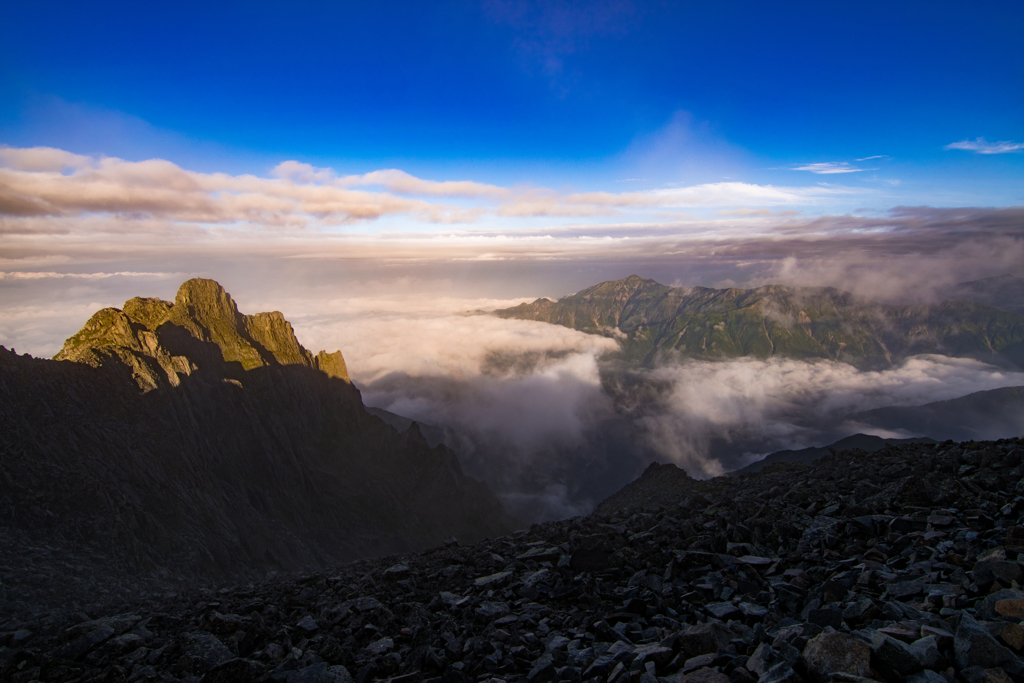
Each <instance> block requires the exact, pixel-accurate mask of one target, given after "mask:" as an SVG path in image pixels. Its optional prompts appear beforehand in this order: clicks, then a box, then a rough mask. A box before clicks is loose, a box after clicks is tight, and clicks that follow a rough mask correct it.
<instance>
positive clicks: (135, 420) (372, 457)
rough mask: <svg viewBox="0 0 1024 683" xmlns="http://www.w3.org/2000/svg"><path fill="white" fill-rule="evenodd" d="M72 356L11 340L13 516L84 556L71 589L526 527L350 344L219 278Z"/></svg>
mask: <svg viewBox="0 0 1024 683" xmlns="http://www.w3.org/2000/svg"><path fill="white" fill-rule="evenodd" d="M56 358H57V359H58V360H41V359H33V358H28V357H25V356H17V355H15V354H14V353H12V352H10V351H7V350H6V349H2V347H0V398H2V400H0V453H2V477H0V528H3V529H4V531H5V532H6V537H7V538H14V537H15V536H17V537H18V538H21V539H23V543H22V544H21V545H26V544H27V545H32V544H34V545H43V546H47V547H48V548H49V550H48V551H47V552H52V553H53V556H54V557H62V556H64V555H69V556H71V555H73V556H75V557H76V558H78V559H76V560H75V562H72V563H67V564H68V566H69V567H70V566H71V565H78V566H79V567H83V566H84V567H85V570H83V571H79V570H74V571H72V570H71V569H69V570H68V572H69V573H70V574H72V575H71V576H61V574H60V572H61V571H63V569H61V568H60V567H61V566H62V564H61V563H60V562H58V563H56V564H55V566H56V567H57V568H56V569H53V571H54V572H55V575H54V581H55V582H56V581H66V582H67V583H68V584H69V586H71V587H74V586H75V585H76V583H77V584H80V585H81V586H82V587H84V588H88V587H89V586H90V585H91V583H90V582H91V581H93V579H95V578H96V577H95V576H88V574H89V572H88V569H89V567H90V566H93V565H96V566H101V567H102V568H103V569H102V572H103V573H112V574H116V573H119V572H120V573H123V574H124V575H126V576H136V577H138V576H142V575H149V573H150V572H152V574H151V576H152V577H153V578H154V579H156V578H171V577H179V578H181V577H206V578H221V579H222V578H225V577H235V578H237V577H239V576H253V575H258V576H262V575H263V574H264V573H265V572H266V571H267V570H270V569H285V570H295V569H303V568H312V567H316V566H323V565H324V564H326V563H329V562H337V561H343V560H350V559H354V558H358V557H366V556H379V555H384V554H388V553H394V552H404V551H410V550H415V549H419V548H425V547H430V546H434V545H438V544H440V543H442V542H444V541H445V540H446V539H447V538H449V537H450V536H453V535H454V536H456V537H458V538H460V539H463V540H477V539H481V538H484V537H488V536H490V537H494V536H498V535H501V534H504V533H507V532H509V531H510V530H511V529H512V528H513V524H514V522H513V520H511V519H510V518H509V517H508V516H507V515H506V514H505V512H504V511H503V510H502V508H501V506H500V504H499V502H498V500H497V499H496V498H495V497H494V495H493V494H492V493H491V492H490V490H488V488H487V487H486V486H485V485H484V484H482V483H481V482H478V481H476V480H474V479H472V478H470V477H467V476H466V475H464V474H463V472H462V469H461V467H460V465H459V462H458V460H457V459H456V457H455V454H454V453H452V452H451V451H450V450H448V449H447V448H445V447H443V446H440V447H436V448H431V447H430V446H429V445H428V443H427V442H426V440H425V439H424V438H423V436H422V434H421V433H420V431H419V429H418V428H417V427H416V426H415V425H413V426H411V427H410V428H409V429H408V430H406V431H405V432H404V433H399V432H398V431H396V430H395V429H394V428H393V427H391V426H389V425H387V424H385V423H384V422H383V421H381V420H380V419H378V418H376V417H374V416H372V415H370V414H369V413H367V412H366V410H365V409H364V407H363V405H362V401H361V399H360V396H359V392H358V390H357V389H356V388H355V387H353V386H352V385H351V383H349V381H348V375H347V372H346V369H345V364H344V360H343V359H342V356H341V353H340V352H335V353H333V354H328V353H324V352H321V353H320V354H318V355H315V356H314V355H313V354H311V353H310V352H308V351H307V350H306V349H304V348H303V347H302V346H301V345H300V344H299V343H298V340H296V338H295V335H294V334H293V333H292V329H291V326H290V325H289V324H288V322H287V321H285V320H284V318H283V317H282V316H281V314H280V313H276V312H275V313H259V314H256V315H253V316H247V315H242V314H240V313H239V312H238V310H237V308H236V307H235V304H234V302H233V301H232V300H231V297H230V296H229V295H228V294H227V293H226V292H225V291H224V290H223V289H222V288H221V287H220V286H219V285H218V284H217V283H215V282H213V281H211V280H191V281H189V282H186V283H185V284H184V285H182V287H181V289H180V290H179V291H178V295H177V297H176V299H175V302H174V303H173V304H171V303H169V302H166V301H160V300H157V299H132V300H130V301H128V302H127V303H126V304H125V306H124V308H123V309H122V310H118V309H112V308H108V309H104V310H101V311H99V312H97V313H96V314H95V315H94V316H93V317H92V319H90V320H89V322H88V323H87V324H86V325H85V327H84V328H83V329H82V330H81V331H80V332H79V333H78V334H76V335H75V336H73V337H71V338H70V339H69V340H68V341H67V342H66V344H65V346H64V348H63V350H62V351H61V352H60V353H59V354H58V355H57V356H56ZM12 552H13V551H12ZM12 563H13V565H17V560H16V559H10V560H9V561H8V563H6V564H12ZM4 584H5V585H8V586H9V585H10V584H11V581H10V580H9V579H8V578H7V577H5V578H4ZM22 597H24V594H23V595H22Z"/></svg>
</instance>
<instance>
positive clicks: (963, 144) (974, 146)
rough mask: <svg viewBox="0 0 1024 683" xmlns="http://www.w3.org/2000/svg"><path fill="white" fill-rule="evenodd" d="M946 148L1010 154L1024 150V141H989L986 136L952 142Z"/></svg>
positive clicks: (981, 152) (980, 152) (979, 152)
mask: <svg viewBox="0 0 1024 683" xmlns="http://www.w3.org/2000/svg"><path fill="white" fill-rule="evenodd" d="M946 149H962V150H965V151H967V152H977V153H978V154H1008V153H1010V152H1019V151H1021V150H1024V142H1010V141H1009V140H1002V141H1000V142H989V141H988V140H986V139H985V138H975V139H974V140H961V141H960V142H952V143H950V144H948V145H946Z"/></svg>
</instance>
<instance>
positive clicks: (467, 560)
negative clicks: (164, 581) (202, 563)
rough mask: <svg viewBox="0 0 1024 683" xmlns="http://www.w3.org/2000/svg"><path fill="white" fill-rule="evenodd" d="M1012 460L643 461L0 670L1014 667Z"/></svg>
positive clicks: (951, 674) (137, 677)
mask: <svg viewBox="0 0 1024 683" xmlns="http://www.w3.org/2000/svg"><path fill="white" fill-rule="evenodd" d="M1022 453H1024V442H1022V441H1021V440H1019V439H1011V440H1005V441H999V442H988V443H976V442H971V443H961V444H955V443H952V442H946V443H942V444H904V445H900V446H889V447H886V448H884V449H881V450H879V451H877V452H874V453H866V452H863V451H843V452H838V453H836V454H834V455H829V456H826V457H824V458H821V459H819V460H817V461H815V462H814V463H813V464H812V465H810V466H808V465H803V464H778V465H774V466H772V467H770V468H768V469H766V470H765V471H763V472H758V473H753V474H747V475H743V476H738V477H722V478H718V479H711V480H707V481H694V480H692V479H688V478H685V476H682V477H681V476H679V474H678V472H677V471H674V470H675V468H674V467H673V466H668V465H661V466H657V467H653V468H651V469H649V470H648V471H647V472H645V474H644V476H643V477H641V479H640V480H638V482H636V483H637V486H634V487H632V490H633V492H634V493H637V492H638V491H639V490H641V489H643V490H645V491H648V492H660V495H662V496H665V497H664V498H658V499H656V500H655V499H651V500H644V499H643V498H642V497H639V496H637V497H631V496H616V497H613V498H612V499H609V501H606V503H607V504H602V505H601V506H600V507H599V508H598V511H597V512H596V513H595V514H593V515H590V516H589V517H583V518H576V519H572V520H565V521H562V522H553V523H549V524H544V525H538V526H534V527H532V528H531V529H529V530H528V531H523V532H520V533H516V534H514V535H510V536H505V537H501V538H496V539H493V540H488V541H484V542H481V543H478V544H475V545H470V546H461V545H458V544H455V543H449V544H446V545H439V546H437V547H435V548H432V549H430V550H428V551H426V552H423V553H419V554H415V555H406V556H400V557H397V556H396V557H386V558H381V559H377V560H366V561H359V562H356V563H352V564H348V565H344V566H339V567H333V568H331V569H329V570H327V571H324V572H318V573H310V574H305V575H301V576H293V577H288V578H286V579H277V580H273V581H266V582H259V583H252V584H248V585H239V586H234V587H230V588H224V589H221V590H219V591H213V590H191V591H186V592H183V593H180V594H178V595H169V596H165V597H163V598H161V599H158V600H152V601H148V602H145V603H141V604H135V605H129V606H125V608H123V609H122V610H121V611H120V612H112V613H90V614H82V615H79V616H77V617H75V618H74V619H70V620H66V621H63V622H61V623H51V624H36V623H23V622H18V621H15V620H10V619H9V620H7V621H6V622H5V623H0V645H2V647H0V666H2V667H3V669H2V671H3V676H4V680H10V681H12V682H21V681H32V680H40V681H71V680H90V681H91V680H113V681H120V680H127V681H151V680H158V681H195V680H202V681H206V682H207V683H210V682H213V681H259V682H267V683H269V682H270V681H284V682H286V683H289V682H291V683H296V682H301V681H350V680H351V681H355V682H356V683H370V682H371V681H392V682H394V683H398V682H399V681H410V682H414V681H430V682H432V683H449V682H458V683H462V682H469V681H490V682H492V683H494V682H496V681H523V682H526V683H534V682H536V683H544V682H546V681H556V680H557V681H576V682H582V681H588V682H591V683H628V682H635V683H677V682H682V683H703V682H709V683H710V682H715V683H772V682H774V681H789V682H790V683H804V682H808V683H819V682H823V681H830V682H834V683H842V682H849V683H856V682H858V681H871V680H874V681H882V682H885V683H903V682H904V681H906V682H908V683H931V682H934V683H943V682H946V683H949V682H951V681H959V682H962V683H970V682H972V681H1012V680H1021V677H1022V676H1024V664H1022V654H1024V625H1022V619H1024V593H1022V592H1021V591H1020V590H1019V589H1018V584H1019V583H1020V582H1021V580H1022V577H1024V570H1022V564H1021V562H1022V560H1024V528H1022V527H1021V523H1022V522H1024V497H1022V495H1021V494H1022V493H1024V488H1022V484H1021V477H1022V475H1024V466H1022V463H1021V458H1022ZM673 488H674V489H675V490H676V494H675V496H673V497H667V496H668V492H669V491H670V490H672V489H673ZM200 677H202V678H200Z"/></svg>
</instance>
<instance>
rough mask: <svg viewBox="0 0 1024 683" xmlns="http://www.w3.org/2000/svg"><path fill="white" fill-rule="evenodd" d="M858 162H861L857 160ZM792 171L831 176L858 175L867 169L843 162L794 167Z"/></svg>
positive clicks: (824, 162)
mask: <svg viewBox="0 0 1024 683" xmlns="http://www.w3.org/2000/svg"><path fill="white" fill-rule="evenodd" d="M868 158H873V157H868ZM858 161H863V160H862V159H858ZM793 170H794V171H810V172H811V173H818V174H824V175H831V174H833V173H858V172H860V171H866V170H867V169H864V168H857V167H855V166H851V165H850V164H849V163H847V162H845V161H822V162H818V163H814V164H804V165H803V166H794V167H793Z"/></svg>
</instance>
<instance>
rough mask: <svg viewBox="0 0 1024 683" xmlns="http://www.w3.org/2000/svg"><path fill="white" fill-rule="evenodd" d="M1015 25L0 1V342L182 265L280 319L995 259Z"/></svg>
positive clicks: (880, 17)
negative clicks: (302, 311)
mask: <svg viewBox="0 0 1024 683" xmlns="http://www.w3.org/2000/svg"><path fill="white" fill-rule="evenodd" d="M1021 35H1024V5H1022V4H1021V3H1020V2H982V3H977V2H975V3H949V2H901V3H892V2H885V3H868V2H857V3H820V2H815V3H811V2H804V3H799V2H787V3H779V2H776V3H740V2H728V1H726V2H700V3H697V2H686V3H684V2H640V1H638V0H595V1H594V2H588V3H583V2H571V1H567V0H552V1H550V2H531V1H529V0H484V1H481V2H446V1H440V2H430V3H425V2H374V3H365V2H361V3H332V2H324V1H316V2H288V3H281V2H274V3H268V2H253V1H250V2H237V3H236V2H203V3H198V2H174V3H165V2H147V3H137V2H133V3H128V2H96V3H82V2H75V3H71V2H47V1H45V0H40V1H37V2H20V3H7V5H6V6H5V7H4V16H3V19H2V21H0V343H5V344H8V345H12V344H15V343H16V344H17V346H18V347H21V348H28V349H30V350H36V351H40V352H44V353H46V354H50V353H53V352H54V351H55V350H56V349H57V348H59V345H60V343H61V341H62V340H63V339H64V338H66V337H67V336H69V335H70V334H71V333H73V332H74V331H75V330H76V329H78V328H79V327H80V325H81V323H82V322H83V321H84V320H85V319H86V318H87V317H88V315H89V312H90V311H94V310H96V308H97V307H99V306H101V305H120V303H121V302H123V301H124V300H125V299H127V298H129V297H130V296H134V295H138V294H146V295H151V296H161V297H164V298H169V297H173V295H174V291H175V290H176V289H177V286H178V284H180V282H181V281H182V280H183V279H185V278H186V277H190V276H204V277H212V278H214V279H217V280H219V281H220V282H222V284H224V285H225V286H226V287H227V288H228V289H229V291H231V292H232V293H233V294H234V295H235V296H236V298H238V299H239V301H240V302H241V303H243V304H244V305H246V306H248V307H249V309H252V310H256V309H257V308H279V309H281V310H283V311H286V312H287V311H289V310H295V308H296V305H297V304H296V302H321V303H317V304H315V305H314V304H309V306H312V307H313V308H316V307H317V306H321V304H322V306H323V307H324V308H331V307H336V306H341V305H342V304H337V303H322V302H323V301H325V299H323V297H327V298H328V299H329V300H330V301H332V302H334V301H336V300H339V301H340V299H339V297H341V293H345V294H346V295H352V296H356V295H358V296H359V297H362V298H364V299H366V298H367V297H369V298H370V299H373V300H374V301H377V299H375V298H374V297H377V298H379V297H385V298H387V299H388V301H391V300H393V299H394V300H398V299H401V300H406V299H408V300H410V301H413V300H415V301H421V300H424V297H425V298H426V299H425V300H426V301H427V302H428V303H429V302H432V301H441V300H446V301H457V302H464V303H458V304H450V307H452V308H459V307H460V306H464V308H466V309H475V308H480V307H486V306H497V305H499V304H498V303H495V302H496V301H499V300H500V301H501V302H505V303H507V302H508V301H510V300H513V299H518V298H531V297H535V296H553V297H557V296H561V295H563V294H566V293H570V292H573V291H577V290H579V289H582V288H584V287H587V286H589V285H592V284H594V283H596V282H600V281H603V280H610V279H616V278H621V277H626V276H628V275H630V274H633V273H637V274H640V275H643V276H646V277H652V278H655V279H657V280H659V281H661V282H664V283H666V284H678V285H706V286H734V285H735V286H758V285H760V284H765V283H776V282H777V283H783V284H794V285H829V286H836V287H840V288H843V289H846V290H848V291H853V292H855V293H858V294H861V295H864V296H867V297H871V298H876V299H884V300H895V299H898V300H906V299H914V298H916V299H922V298H923V299H928V298H934V297H935V296H938V295H939V294H938V293H940V292H941V291H943V288H944V287H947V286H949V285H952V284H955V283H956V282H960V281H966V280H971V279H977V278H981V277H987V276H992V275H1003V274H1012V275H1021V276H1024V50H1022V49H1021V48H1020V43H1021V39H1020V37H1021ZM908 207H909V208H908ZM485 300H486V301H485ZM58 301H59V302H61V303H60V305H56V304H55V303H54V302H58ZM303 305H305V304H303ZM376 305H377V304H376V303H374V306H376ZM389 305H390V304H389ZM409 305H410V306H411V305H412V304H409ZM420 305H421V304H416V306H420ZM422 305H424V306H425V305H427V304H422ZM446 305H448V304H446ZM309 306H307V308H308V307H309Z"/></svg>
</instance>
